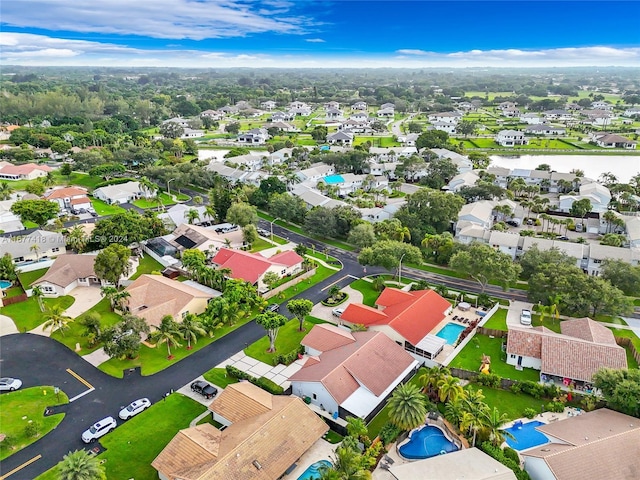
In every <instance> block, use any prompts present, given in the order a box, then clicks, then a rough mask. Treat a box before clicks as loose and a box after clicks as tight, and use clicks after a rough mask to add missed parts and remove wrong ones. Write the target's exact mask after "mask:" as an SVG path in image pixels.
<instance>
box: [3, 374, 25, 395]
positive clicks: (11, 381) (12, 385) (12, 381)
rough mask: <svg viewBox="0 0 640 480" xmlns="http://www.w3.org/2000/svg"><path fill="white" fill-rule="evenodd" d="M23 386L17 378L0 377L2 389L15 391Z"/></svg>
mask: <svg viewBox="0 0 640 480" xmlns="http://www.w3.org/2000/svg"><path fill="white" fill-rule="evenodd" d="M21 386H22V382H21V381H20V380H18V379H17V378H11V377H2V378H0V390H8V391H9V392H13V391H14V390H18V389H19V388H20V387H21Z"/></svg>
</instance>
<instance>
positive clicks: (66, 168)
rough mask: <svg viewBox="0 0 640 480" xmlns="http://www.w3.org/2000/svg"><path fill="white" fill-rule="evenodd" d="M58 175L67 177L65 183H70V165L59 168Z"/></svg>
mask: <svg viewBox="0 0 640 480" xmlns="http://www.w3.org/2000/svg"><path fill="white" fill-rule="evenodd" d="M59 172H60V175H64V176H65V177H67V182H69V181H71V174H72V173H73V168H72V167H71V164H70V163H63V164H62V166H61V167H60V170H59Z"/></svg>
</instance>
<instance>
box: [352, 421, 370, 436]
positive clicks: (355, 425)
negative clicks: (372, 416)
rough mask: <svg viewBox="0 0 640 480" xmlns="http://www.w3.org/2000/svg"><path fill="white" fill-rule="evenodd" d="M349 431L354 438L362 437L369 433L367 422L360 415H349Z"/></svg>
mask: <svg viewBox="0 0 640 480" xmlns="http://www.w3.org/2000/svg"><path fill="white" fill-rule="evenodd" d="M347 433H348V434H349V436H351V437H354V438H358V439H359V438H362V437H364V436H365V435H368V434H369V429H368V428H367V424H366V423H364V420H362V419H361V418H359V417H347Z"/></svg>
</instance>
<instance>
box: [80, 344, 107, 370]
mask: <svg viewBox="0 0 640 480" xmlns="http://www.w3.org/2000/svg"><path fill="white" fill-rule="evenodd" d="M82 358H83V359H84V360H86V361H87V362H89V363H90V364H91V365H93V366H94V367H98V366H99V365H101V364H103V363H104V362H106V361H107V360H111V357H110V356H109V355H107V354H106V353H104V348H99V349H97V350H96V351H95V352H91V353H90V354H89V355H84V356H83V357H82Z"/></svg>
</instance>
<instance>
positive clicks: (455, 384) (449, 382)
mask: <svg viewBox="0 0 640 480" xmlns="http://www.w3.org/2000/svg"><path fill="white" fill-rule="evenodd" d="M437 387H438V396H439V397H440V402H442V403H447V402H451V401H454V400H455V399H456V398H458V397H459V396H460V395H462V392H463V390H462V387H461V386H460V382H459V381H458V379H457V378H456V377H452V376H451V375H446V376H445V377H443V378H441V379H440V380H438V383H437Z"/></svg>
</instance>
